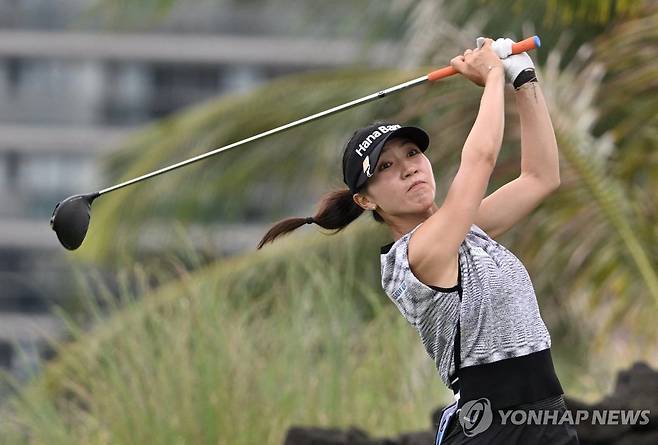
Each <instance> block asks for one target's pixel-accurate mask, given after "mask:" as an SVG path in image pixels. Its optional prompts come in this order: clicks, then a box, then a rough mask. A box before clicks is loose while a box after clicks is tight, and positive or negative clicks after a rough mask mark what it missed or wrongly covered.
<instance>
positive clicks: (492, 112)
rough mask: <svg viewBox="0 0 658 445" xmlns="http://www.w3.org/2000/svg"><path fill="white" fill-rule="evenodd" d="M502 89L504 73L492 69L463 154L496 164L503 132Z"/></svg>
mask: <svg viewBox="0 0 658 445" xmlns="http://www.w3.org/2000/svg"><path fill="white" fill-rule="evenodd" d="M504 88H505V73H504V71H503V70H502V68H497V69H493V70H492V71H491V72H490V73H489V75H488V76H487V83H486V84H485V86H484V91H483V92H482V98H481V99H480V108H479V111H478V115H477V118H476V119H475V123H474V124H473V128H471V131H470V133H469V134H468V137H467V138H466V142H465V143H464V149H463V154H469V155H479V156H482V157H485V158H487V159H490V160H491V161H492V162H493V164H495V163H496V159H497V158H498V152H499V151H500V146H501V144H502V142H503V132H504V130H505V94H504Z"/></svg>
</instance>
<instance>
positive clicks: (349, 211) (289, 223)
mask: <svg viewBox="0 0 658 445" xmlns="http://www.w3.org/2000/svg"><path fill="white" fill-rule="evenodd" d="M385 123H386V122H385V121H380V120H377V121H374V122H371V123H370V124H368V125H375V124H382V125H383V124H385ZM364 128H366V127H364ZM360 130H362V128H360V129H357V130H355V131H354V133H353V134H352V136H351V138H350V140H351V139H352V138H353V137H354V136H355V135H356V134H357V133H358V132H359V131H360ZM348 147H349V141H348V143H347V144H345V148H344V149H343V167H345V162H346V161H347V157H348V155H349V149H348ZM367 187H368V183H367V182H366V183H365V184H363V185H362V186H361V187H360V188H359V189H357V193H362V191H363V190H366V189H367ZM352 195H353V193H352V192H351V191H350V189H349V188H345V189H342V190H334V191H331V192H329V193H327V194H325V195H324V197H323V198H322V200H321V201H320V210H319V211H318V213H317V214H316V215H315V216H313V217H309V218H300V217H296V218H286V219H283V220H281V221H279V222H278V223H276V224H275V225H274V226H272V228H271V229H270V230H269V231H268V232H267V233H266V234H265V236H264V237H263V239H262V240H260V243H258V249H260V248H261V247H263V245H264V244H265V243H268V242H271V241H274V239H275V238H277V237H278V236H280V235H284V234H286V233H288V232H292V231H293V230H295V229H297V228H298V227H301V226H303V225H304V224H307V223H310V222H314V223H315V224H317V225H319V226H320V227H322V228H324V229H330V230H331V229H335V231H334V232H333V233H332V235H335V234H336V233H338V232H340V231H341V230H343V229H344V228H345V227H347V225H348V224H349V223H351V222H352V221H354V220H355V219H357V218H358V217H359V215H361V214H362V213H363V212H364V209H363V207H361V206H359V205H358V204H357V203H356V202H354V199H352ZM372 217H373V218H374V219H375V221H377V222H378V223H383V222H384V219H383V218H382V217H381V216H379V213H377V212H376V211H373V212H372Z"/></svg>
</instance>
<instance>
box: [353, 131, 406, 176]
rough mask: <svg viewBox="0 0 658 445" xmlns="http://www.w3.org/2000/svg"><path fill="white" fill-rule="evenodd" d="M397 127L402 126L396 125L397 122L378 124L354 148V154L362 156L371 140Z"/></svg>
mask: <svg viewBox="0 0 658 445" xmlns="http://www.w3.org/2000/svg"><path fill="white" fill-rule="evenodd" d="M398 128H402V126H401V125H398V124H394V125H380V126H379V127H377V129H376V130H374V131H373V132H372V133H370V134H369V135H368V136H366V138H365V139H364V140H363V141H361V143H360V144H359V146H358V148H357V149H356V150H355V151H356V154H358V155H359V156H363V154H364V153H365V151H366V150H367V149H368V147H370V146H371V145H372V144H373V142H375V141H376V140H377V138H379V137H380V136H382V135H384V134H386V133H389V132H391V131H394V130H397V129H398ZM363 171H365V167H364V169H363ZM368 176H370V175H368Z"/></svg>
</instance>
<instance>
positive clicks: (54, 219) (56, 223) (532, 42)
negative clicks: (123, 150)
mask: <svg viewBox="0 0 658 445" xmlns="http://www.w3.org/2000/svg"><path fill="white" fill-rule="evenodd" d="M540 45H541V43H540V40H539V37H538V36H533V37H529V38H527V39H524V40H521V41H519V42H517V43H515V44H514V45H513V46H512V54H518V53H522V52H524V51H529V50H531V49H534V48H539V46H540ZM453 74H457V71H456V70H455V69H454V68H453V67H451V66H447V67H443V68H439V69H438V70H435V71H432V72H431V73H429V74H427V75H425V76H422V77H419V78H417V79H413V80H410V81H407V82H403V83H401V84H398V85H395V86H392V87H390V88H387V89H384V90H381V91H378V92H376V93H373V94H369V95H367V96H364V97H362V98H360V99H356V100H353V101H351V102H347V103H345V104H343V105H339V106H337V107H333V108H330V109H328V110H325V111H322V112H320V113H316V114H313V115H311V116H308V117H305V118H303V119H299V120H296V121H294V122H291V123H288V124H285V125H282V126H280V127H277V128H274V129H272V130H268V131H265V132H263V133H260V134H257V135H255V136H251V137H249V138H246V139H243V140H241V141H238V142H234V143H232V144H229V145H225V146H223V147H220V148H217V149H214V150H212V151H209V152H206V153H203V154H200V155H198V156H195V157H193V158H190V159H187V160H184V161H181V162H178V163H176V164H172V165H169V166H167V167H163V168H161V169H159V170H156V171H153V172H151V173H147V174H145V175H142V176H139V177H137V178H133V179H130V180H128V181H124V182H122V183H120V184H116V185H113V186H111V187H108V188H105V189H103V190H99V191H97V192H93V193H88V194H84V195H74V196H70V197H68V198H66V199H65V200H63V201H61V202H59V203H57V205H56V206H55V209H54V210H53V214H52V216H51V218H50V227H51V228H52V229H53V230H54V231H55V233H56V234H57V238H58V239H59V241H60V243H62V245H63V246H64V247H65V248H67V249H69V250H75V249H77V248H78V247H80V245H81V244H82V242H83V241H84V239H85V235H86V234H87V229H88V228H89V220H90V218H91V204H92V202H93V201H94V200H95V199H96V198H98V197H99V196H101V195H104V194H106V193H110V192H112V191H114V190H118V189H120V188H123V187H126V186H128V185H131V184H135V183H138V182H141V181H144V180H146V179H149V178H152V177H154V176H158V175H161V174H163V173H167V172H169V171H172V170H175V169H177V168H179V167H183V166H185V165H188V164H191V163H193V162H196V161H200V160H202V159H205V158H207V157H210V156H213V155H216V154H217V153H220V152H222V151H224V150H228V149H229V148H233V147H237V146H239V145H242V144H246V143H247V142H251V141H255V140H257V139H261V138H264V137H266V136H270V135H272V134H276V133H279V132H282V131H284V130H288V129H290V128H293V127H296V126H299V125H302V124H304V123H306V122H311V121H313V120H316V119H319V118H321V117H324V116H329V115H331V114H334V113H338V112H339V111H343V110H347V109H349V108H352V107H355V106H357V105H361V104H365V103H368V102H371V101H373V100H375V99H379V98H382V97H385V96H387V95H389V94H391V93H395V92H398V91H401V90H404V89H406V88H410V87H414V86H416V85H420V84H423V83H425V82H427V81H436V80H439V79H443V78H444V77H448V76H452V75H453Z"/></svg>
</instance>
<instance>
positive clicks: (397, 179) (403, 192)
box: [355, 138, 436, 219]
mask: <svg viewBox="0 0 658 445" xmlns="http://www.w3.org/2000/svg"><path fill="white" fill-rule="evenodd" d="M416 181H423V183H422V184H419V185H416V186H414V187H413V188H412V189H410V187H411V185H412V184H413V183H414V182H416ZM435 192H436V184H435V182H434V173H433V171H432V164H431V163H430V161H429V159H427V157H426V156H425V155H424V154H423V152H422V151H420V149H419V148H418V146H417V145H416V144H415V143H414V142H412V141H410V140H409V139H402V138H393V139H391V140H389V141H387V142H386V145H384V148H383V149H382V152H381V154H380V156H379V160H378V161H377V166H376V167H375V174H374V175H373V176H371V177H370V178H368V181H367V182H366V187H365V188H364V189H363V190H362V192H361V193H359V195H362V196H361V197H358V198H355V201H356V202H357V204H359V205H361V207H364V208H367V209H370V210H377V212H378V213H379V214H380V215H381V216H382V217H383V218H384V219H387V218H386V215H390V216H393V217H395V216H398V215H399V216H403V215H407V214H414V213H418V214H422V213H425V212H427V209H428V208H429V207H431V206H432V205H433V204H434V196H435ZM375 206H376V208H374V209H373V207H375Z"/></svg>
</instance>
